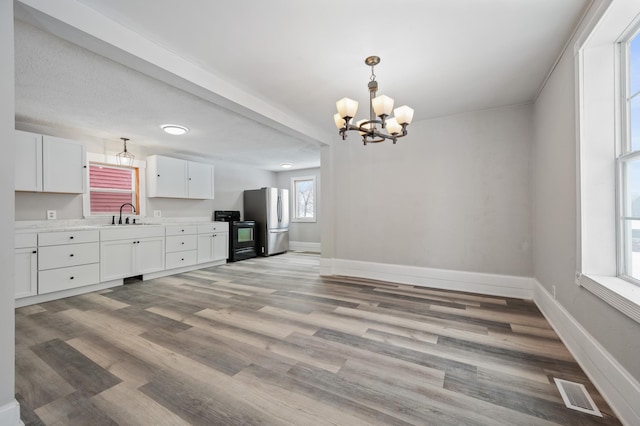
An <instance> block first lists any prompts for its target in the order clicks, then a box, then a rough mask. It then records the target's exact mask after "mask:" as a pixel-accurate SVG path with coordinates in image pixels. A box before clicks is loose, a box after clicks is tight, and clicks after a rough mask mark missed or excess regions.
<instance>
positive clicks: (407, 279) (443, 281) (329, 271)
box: [320, 259, 533, 300]
mask: <svg viewBox="0 0 640 426" xmlns="http://www.w3.org/2000/svg"><path fill="white" fill-rule="evenodd" d="M320 275H345V276H351V277H359V278H368V279H373V280H381V281H391V282H395V283H401V284H410V285H415V286H419V287H432V288H438V289H445V290H455V291H465V292H470V293H479V294H486V295H492V296H501V297H515V298H519V299H527V300H531V299H533V278H530V277H519V276H511V275H499V274H486V273H479V272H465V271H452V270H446V269H433V268H425V267H419V266H406V265H392V264H386V263H374V262H362V261H357V260H345V259H321V260H320Z"/></svg>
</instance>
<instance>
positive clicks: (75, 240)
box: [38, 231, 100, 247]
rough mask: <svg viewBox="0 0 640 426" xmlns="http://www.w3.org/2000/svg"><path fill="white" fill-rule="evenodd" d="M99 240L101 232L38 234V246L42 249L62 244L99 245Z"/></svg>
mask: <svg viewBox="0 0 640 426" xmlns="http://www.w3.org/2000/svg"><path fill="white" fill-rule="evenodd" d="M99 239H100V232H99V231H66V232H42V233H40V234H38V245H39V246H40V247H42V246H56V245H60V244H79V243H97V242H98V241H99Z"/></svg>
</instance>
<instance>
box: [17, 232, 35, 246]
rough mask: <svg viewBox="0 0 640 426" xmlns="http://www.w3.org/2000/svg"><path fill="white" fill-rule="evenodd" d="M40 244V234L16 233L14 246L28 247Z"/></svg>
mask: <svg viewBox="0 0 640 426" xmlns="http://www.w3.org/2000/svg"><path fill="white" fill-rule="evenodd" d="M37 246H38V234H35V233H33V234H20V233H17V232H16V234H15V238H14V245H13V248H27V247H37Z"/></svg>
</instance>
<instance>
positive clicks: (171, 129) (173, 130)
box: [160, 124, 189, 136]
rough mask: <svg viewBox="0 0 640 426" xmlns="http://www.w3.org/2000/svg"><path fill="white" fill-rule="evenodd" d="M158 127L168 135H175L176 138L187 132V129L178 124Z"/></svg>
mask: <svg viewBox="0 0 640 426" xmlns="http://www.w3.org/2000/svg"><path fill="white" fill-rule="evenodd" d="M160 127H162V130H164V131H165V132H167V133H169V134H170V135H177V136H179V135H184V134H185V133H187V132H188V131H189V129H187V128H186V127H184V126H180V125H178V124H163V125H162V126H160Z"/></svg>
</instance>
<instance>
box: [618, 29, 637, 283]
mask: <svg viewBox="0 0 640 426" xmlns="http://www.w3.org/2000/svg"><path fill="white" fill-rule="evenodd" d="M638 32H639V30H638V29H636V31H635V33H634V34H633V35H632V36H631V37H630V38H629V39H627V40H625V41H624V42H622V43H620V46H621V52H620V53H621V54H620V58H621V59H622V66H621V69H622V70H623V78H622V79H621V80H622V81H621V85H620V87H621V90H622V96H621V98H622V100H623V106H622V111H623V114H622V120H621V123H622V131H621V149H620V155H619V156H618V158H617V169H618V183H619V188H618V196H619V200H618V203H619V204H618V205H619V209H620V215H619V216H620V224H619V227H618V232H619V238H618V239H619V242H618V251H619V256H618V257H619V264H620V276H621V277H622V278H625V279H627V280H629V281H631V282H633V283H635V284H640V35H639V34H638Z"/></svg>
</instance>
